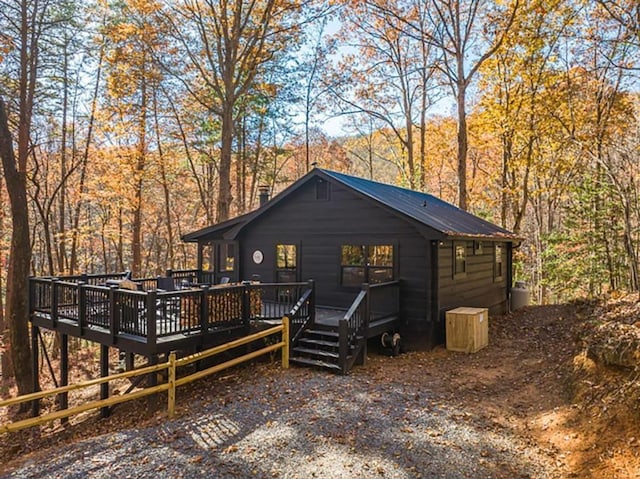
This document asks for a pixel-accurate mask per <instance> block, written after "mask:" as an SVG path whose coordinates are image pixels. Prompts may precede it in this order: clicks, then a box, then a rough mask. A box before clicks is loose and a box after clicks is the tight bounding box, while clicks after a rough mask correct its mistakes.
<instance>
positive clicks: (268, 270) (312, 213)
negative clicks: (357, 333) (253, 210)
mask: <svg viewBox="0 0 640 479" xmlns="http://www.w3.org/2000/svg"><path fill="white" fill-rule="evenodd" d="M239 239H240V244H241V259H240V263H241V264H240V268H241V269H240V272H241V277H242V279H250V278H251V276H252V275H255V274H257V275H260V279H261V280H262V281H263V282H270V281H274V280H275V276H274V274H275V247H276V245H277V244H296V245H297V246H298V257H299V263H298V264H299V268H298V275H299V276H298V279H299V280H307V279H314V280H315V281H316V284H317V301H318V304H319V305H326V306H336V307H342V308H346V307H348V306H349V305H350V304H351V303H352V301H353V300H354V298H355V296H356V295H357V289H353V288H344V287H342V286H341V285H340V254H341V250H340V247H341V245H344V244H367V245H373V244H391V245H393V246H394V256H395V258H394V260H395V261H394V266H395V275H396V276H395V277H396V278H399V279H401V280H402V281H403V283H402V293H401V295H402V307H403V320H404V324H405V326H408V325H411V329H412V330H425V331H426V330H427V327H426V326H425V325H424V323H425V322H428V320H429V318H430V317H429V314H428V291H429V282H430V278H431V271H430V261H429V257H430V241H428V240H426V239H425V238H424V236H423V235H421V234H420V233H419V232H418V230H417V229H416V228H415V227H414V226H413V225H412V224H411V223H410V222H408V221H405V220H404V219H402V218H399V217H398V216H396V215H395V214H393V213H392V212H390V211H387V210H386V209H385V208H383V207H380V206H378V205H376V204H375V203H374V202H372V201H368V200H366V199H365V198H362V197H360V196H359V195H357V194H355V193H353V192H352V191H350V190H348V189H347V188H345V187H342V186H340V185H337V184H332V185H331V194H330V197H329V200H317V199H316V191H315V184H314V183H313V182H312V181H311V182H309V183H307V184H305V185H302V186H301V187H300V188H299V189H298V190H296V191H294V192H292V193H291V194H290V195H289V196H288V197H287V199H286V201H283V202H281V203H280V204H278V205H276V206H274V207H273V208H271V209H270V210H268V211H266V212H265V213H264V214H263V215H261V216H260V217H259V218H257V219H255V220H254V221H253V222H251V223H250V224H248V225H247V226H246V227H245V228H244V229H243V230H242V231H241V232H240V235H239ZM255 250H261V251H262V253H263V255H264V260H263V262H262V263H261V264H255V263H254V261H253V259H252V255H253V252H254V251H255Z"/></svg>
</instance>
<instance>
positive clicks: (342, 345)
mask: <svg viewBox="0 0 640 479" xmlns="http://www.w3.org/2000/svg"><path fill="white" fill-rule="evenodd" d="M348 354H349V321H347V320H346V319H344V318H343V319H341V320H340V321H338V365H339V366H340V369H341V370H342V374H347V355H348Z"/></svg>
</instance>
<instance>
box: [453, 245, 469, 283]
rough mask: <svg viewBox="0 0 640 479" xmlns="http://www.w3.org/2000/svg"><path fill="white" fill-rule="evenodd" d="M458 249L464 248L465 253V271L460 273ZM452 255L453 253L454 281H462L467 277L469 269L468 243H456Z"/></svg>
mask: <svg viewBox="0 0 640 479" xmlns="http://www.w3.org/2000/svg"><path fill="white" fill-rule="evenodd" d="M458 248H463V251H464V262H463V265H464V269H463V271H458V260H457V253H458ZM451 253H452V260H453V265H452V270H453V279H461V278H464V277H466V276H467V269H468V266H469V258H468V256H469V255H468V254H467V243H466V242H465V241H454V242H453V248H452V250H451Z"/></svg>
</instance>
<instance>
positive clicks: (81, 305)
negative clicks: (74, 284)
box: [78, 275, 87, 338]
mask: <svg viewBox="0 0 640 479" xmlns="http://www.w3.org/2000/svg"><path fill="white" fill-rule="evenodd" d="M84 278H85V279H86V275H84ZM86 324H87V285H86V283H84V282H80V283H78V337H79V338H81V337H82V336H84V328H85V327H86Z"/></svg>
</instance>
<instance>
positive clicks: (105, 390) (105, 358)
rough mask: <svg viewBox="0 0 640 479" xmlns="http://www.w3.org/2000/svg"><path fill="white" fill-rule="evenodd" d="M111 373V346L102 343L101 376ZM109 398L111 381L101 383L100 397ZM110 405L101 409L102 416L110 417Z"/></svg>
mask: <svg viewBox="0 0 640 479" xmlns="http://www.w3.org/2000/svg"><path fill="white" fill-rule="evenodd" d="M108 375H109V346H107V345H105V344H101V345H100V377H101V378H105V377H107V376H108ZM108 398H109V382H106V383H102V384H100V399H102V400H104V399H108ZM109 413H110V411H109V406H105V407H103V408H102V409H100V417H102V418H105V417H109Z"/></svg>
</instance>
